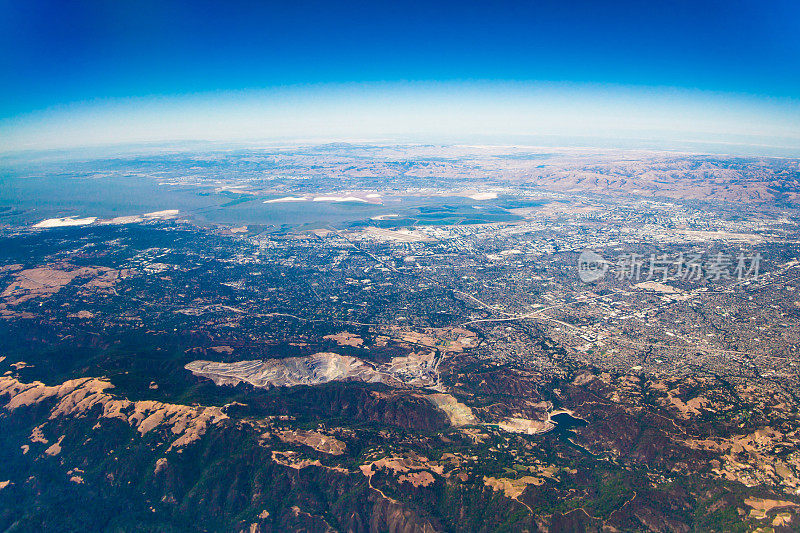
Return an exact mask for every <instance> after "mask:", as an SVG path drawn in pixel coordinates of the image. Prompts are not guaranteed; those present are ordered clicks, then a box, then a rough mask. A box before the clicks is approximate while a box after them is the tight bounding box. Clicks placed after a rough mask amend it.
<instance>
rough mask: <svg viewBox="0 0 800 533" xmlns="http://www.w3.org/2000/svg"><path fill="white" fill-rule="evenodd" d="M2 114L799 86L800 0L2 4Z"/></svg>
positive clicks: (791, 89)
mask: <svg viewBox="0 0 800 533" xmlns="http://www.w3.org/2000/svg"><path fill="white" fill-rule="evenodd" d="M0 72H2V73H3V75H2V80H3V81H2V82H0V117H11V116H15V115H20V114H24V113H27V112H30V111H33V110H37V109H43V108H47V107H51V106H54V105H59V104H65V103H70V102H79V101H87V100H93V99H98V98H101V99H102V98H117V97H129V96H150V95H182V94H187V93H198V92H208V91H219V90H239V89H255V88H265V87H275V86H283V85H297V84H300V85H302V84H314V83H342V82H344V83H350V82H362V81H390V82H391V81H402V80H426V81H430V80H433V81H436V80H441V81H452V80H546V81H561V82H563V81H566V82H577V83H598V84H605V83H612V84H625V85H646V86H653V85H655V86H673V87H682V88H697V89H702V90H713V91H726V92H739V93H749V94H755V95H763V96H780V97H793V98H794V97H798V96H800V2H797V1H794V0H776V1H770V0H761V1H738V0H725V1H704V0H693V1H683V0H638V1H620V2H610V1H592V2H590V1H566V0H558V1H527V2H505V1H492V2H489V1H485V2H470V1H460V2H432V1H431V2H409V1H405V2H380V1H372V2H347V3H341V2H316V1H305V0H299V1H298V0H285V1H280V2H242V1H233V0H226V1H220V2H213V3H212V2H203V1H196V2H188V1H187V2H178V1H170V0H157V1H150V0H139V1H136V2H129V1H122V0H108V1H80V0H76V1H53V2H47V1H38V0H24V1H21V0H0Z"/></svg>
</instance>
